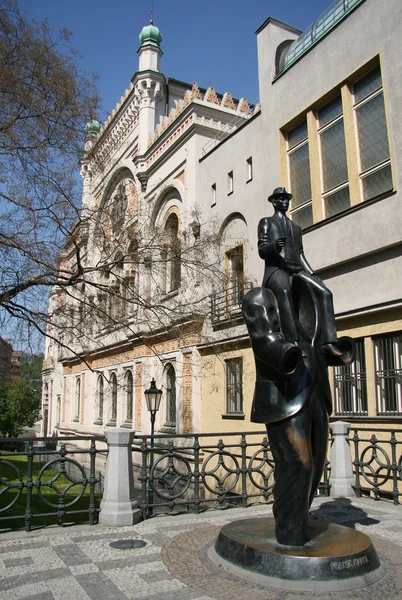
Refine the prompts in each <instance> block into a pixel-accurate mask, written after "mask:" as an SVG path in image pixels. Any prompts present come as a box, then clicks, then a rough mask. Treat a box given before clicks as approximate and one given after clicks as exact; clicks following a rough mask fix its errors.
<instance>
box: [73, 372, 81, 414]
mask: <svg viewBox="0 0 402 600" xmlns="http://www.w3.org/2000/svg"><path fill="white" fill-rule="evenodd" d="M80 411H81V377H77V379H76V380H75V418H74V421H79V420H80Z"/></svg>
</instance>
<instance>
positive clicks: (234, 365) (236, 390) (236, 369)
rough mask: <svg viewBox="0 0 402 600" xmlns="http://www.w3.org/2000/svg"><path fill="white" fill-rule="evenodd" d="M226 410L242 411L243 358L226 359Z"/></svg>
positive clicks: (238, 412) (231, 412)
mask: <svg viewBox="0 0 402 600" xmlns="http://www.w3.org/2000/svg"><path fill="white" fill-rule="evenodd" d="M226 412H227V414H242V413H243V359H242V358H230V359H228V360H227V361H226Z"/></svg>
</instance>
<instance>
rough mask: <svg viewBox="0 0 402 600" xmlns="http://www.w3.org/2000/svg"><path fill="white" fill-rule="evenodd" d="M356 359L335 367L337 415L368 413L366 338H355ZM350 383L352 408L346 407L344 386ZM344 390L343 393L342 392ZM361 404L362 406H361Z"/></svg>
mask: <svg viewBox="0 0 402 600" xmlns="http://www.w3.org/2000/svg"><path fill="white" fill-rule="evenodd" d="M355 344H356V360H355V361H353V362H352V363H351V364H350V365H348V366H346V367H334V370H333V382H334V401H335V402H334V404H335V411H334V412H335V415H336V416H353V417H363V416H367V415H368V389H367V363H366V355H365V345H364V338H359V339H356V340H355ZM348 383H349V384H350V388H351V390H350V391H349V394H350V397H351V404H352V410H346V409H345V404H346V402H345V396H346V394H345V393H344V390H343V389H342V388H344V387H346V386H347V384H348ZM342 392H343V393H342ZM359 405H360V408H359Z"/></svg>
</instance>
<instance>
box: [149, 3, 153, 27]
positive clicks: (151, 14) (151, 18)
mask: <svg viewBox="0 0 402 600" xmlns="http://www.w3.org/2000/svg"><path fill="white" fill-rule="evenodd" d="M149 24H150V25H153V24H154V3H153V2H152V4H151V11H150V14H149Z"/></svg>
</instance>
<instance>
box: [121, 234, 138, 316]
mask: <svg viewBox="0 0 402 600" xmlns="http://www.w3.org/2000/svg"><path fill="white" fill-rule="evenodd" d="M137 274H138V241H137V240H132V241H131V242H130V245H129V247H128V253H127V256H126V264H125V276H124V281H123V297H124V313H125V314H128V315H130V314H132V313H134V312H135V309H136V308H137V302H138V293H137V286H138V276H137Z"/></svg>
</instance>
